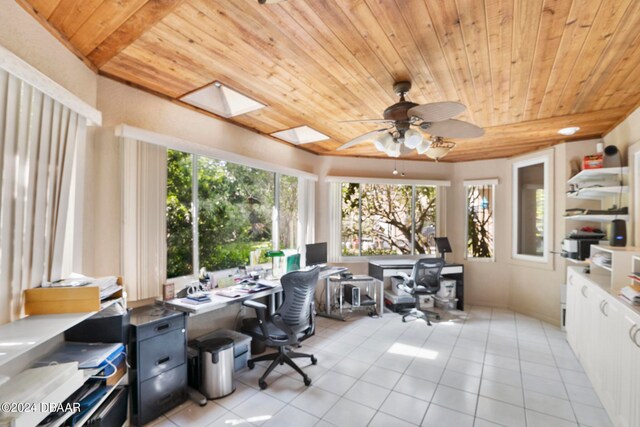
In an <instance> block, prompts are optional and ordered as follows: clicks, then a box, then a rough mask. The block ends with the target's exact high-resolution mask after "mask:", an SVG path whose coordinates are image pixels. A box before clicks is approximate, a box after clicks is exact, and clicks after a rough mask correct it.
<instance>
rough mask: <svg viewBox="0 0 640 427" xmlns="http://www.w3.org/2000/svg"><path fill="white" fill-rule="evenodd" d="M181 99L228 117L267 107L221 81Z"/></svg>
mask: <svg viewBox="0 0 640 427" xmlns="http://www.w3.org/2000/svg"><path fill="white" fill-rule="evenodd" d="M180 100H181V101H183V102H186V103H187V104H191V105H193V106H194V107H198V108H201V109H203V110H206V111H209V112H211V113H214V114H217V115H219V116H222V117H227V118H229V117H234V116H239V115H240V114H246V113H249V112H251V111H255V110H259V109H261V108H264V107H266V105H264V104H262V103H260V102H258V101H256V100H253V99H251V98H249V97H248V96H246V95H243V94H241V93H240V92H237V91H235V90H233V89H230V88H228V87H226V86H224V85H223V84H221V83H220V82H214V83H212V84H210V85H209V86H205V87H203V88H201V89H198V90H196V91H195V92H191V93H190V94H188V95H185V96H183V97H182V98H180Z"/></svg>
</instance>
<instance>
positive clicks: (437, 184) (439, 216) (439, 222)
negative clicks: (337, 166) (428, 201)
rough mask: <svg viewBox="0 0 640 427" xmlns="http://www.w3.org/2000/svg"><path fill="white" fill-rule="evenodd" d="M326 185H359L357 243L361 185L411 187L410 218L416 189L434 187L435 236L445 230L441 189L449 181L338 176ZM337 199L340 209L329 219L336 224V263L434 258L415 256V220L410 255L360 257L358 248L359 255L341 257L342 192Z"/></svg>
mask: <svg viewBox="0 0 640 427" xmlns="http://www.w3.org/2000/svg"><path fill="white" fill-rule="evenodd" d="M326 182H327V183H338V184H339V185H340V187H341V186H342V185H343V184H359V185H360V187H359V191H360V195H359V201H360V212H359V218H358V221H359V227H358V233H359V241H360V242H362V226H361V225H362V207H361V204H362V202H361V195H362V194H361V188H362V187H361V186H362V185H363V184H380V185H410V186H412V202H411V209H412V216H414V215H415V203H416V187H434V188H435V192H436V196H435V197H436V206H435V209H436V221H435V227H436V233H435V234H436V236H437V235H438V232H439V231H440V230H441V229H444V228H445V226H444V225H445V222H444V220H445V218H444V216H443V209H442V208H443V206H444V197H445V196H444V191H443V188H446V187H449V186H450V185H451V181H444V180H443V181H440V180H416V179H396V180H394V179H384V178H358V177H342V176H341V177H338V176H329V177H327V179H326ZM337 197H338V204H339V206H340V209H338V211H337V212H336V217H335V218H331V219H330V220H331V221H336V222H337V225H338V226H337V227H336V228H337V230H338V233H337V235H336V236H333V237H334V238H335V239H337V240H338V242H337V247H338V248H339V250H338V253H339V255H338V260H337V262H340V263H353V262H363V261H367V260H371V259H373V260H384V259H398V258H405V259H418V258H424V257H425V256H427V257H430V256H431V257H436V256H437V254H432V255H428V254H416V253H415V218H413V220H412V226H411V253H410V254H388V255H362V248H361V247H360V248H359V255H343V254H342V208H341V206H342V192H341V191H339V192H337Z"/></svg>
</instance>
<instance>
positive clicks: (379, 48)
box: [334, 0, 444, 104]
mask: <svg viewBox="0 0 640 427" xmlns="http://www.w3.org/2000/svg"><path fill="white" fill-rule="evenodd" d="M334 4H335V5H337V6H339V7H340V8H341V9H342V11H343V12H344V14H345V15H347V17H348V18H349V20H350V21H351V22H352V23H353V26H354V28H356V29H357V30H358V31H359V32H360V34H361V36H362V37H363V39H364V40H365V41H366V42H367V44H368V45H369V48H370V49H371V50H372V51H373V52H374V53H375V54H376V56H377V57H378V58H380V59H381V60H382V62H383V63H384V65H385V68H386V69H387V70H388V71H389V73H390V74H391V75H392V76H394V79H396V80H409V81H411V82H412V88H411V92H410V93H409V96H410V98H411V100H412V101H413V102H416V103H419V104H421V103H425V102H434V101H440V100H444V98H442V97H441V93H440V89H439V87H438V86H437V84H435V82H434V81H433V78H432V77H431V73H430V72H429V68H428V67H427V66H426V64H424V62H422V61H419V59H420V57H419V56H418V55H416V54H415V42H414V40H413V38H412V37H411V34H410V33H409V32H408V31H407V30H406V27H405V26H404V25H402V23H401V22H399V19H398V17H400V12H399V10H398V7H397V5H396V3H395V0H373V1H371V0H369V1H363V0H359V1H354V2H350V3H349V2H344V1H339V0H338V1H334ZM399 24H400V25H399Z"/></svg>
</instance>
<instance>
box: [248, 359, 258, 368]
mask: <svg viewBox="0 0 640 427" xmlns="http://www.w3.org/2000/svg"><path fill="white" fill-rule="evenodd" d="M255 367H256V364H255V362H254V361H253V360H249V361H247V368H249V369H250V370H251V369H253V368H255Z"/></svg>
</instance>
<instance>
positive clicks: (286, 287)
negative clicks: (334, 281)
mask: <svg viewBox="0 0 640 427" xmlns="http://www.w3.org/2000/svg"><path fill="white" fill-rule="evenodd" d="M319 274H320V269H319V268H314V269H312V270H309V271H292V272H291V273H287V274H285V275H284V276H282V278H281V279H280V283H281V284H282V288H283V291H284V302H283V303H282V305H281V306H280V308H278V310H277V312H276V313H274V314H273V315H272V316H271V318H270V319H267V318H266V310H267V306H266V305H264V304H261V303H259V302H256V301H251V300H249V301H245V302H244V303H243V304H244V305H245V306H247V307H251V308H254V309H255V310H256V314H257V315H258V317H257V318H252V319H244V320H243V321H242V331H243V332H245V333H247V334H249V335H251V336H252V337H253V339H254V340H258V341H262V342H263V343H264V344H265V345H267V346H269V347H277V348H278V352H277V353H271V354H266V355H263V356H259V357H255V358H253V359H251V360H249V362H248V363H247V365H248V366H249V369H253V368H254V366H255V362H259V361H262V360H273V362H271V364H270V365H269V367H268V368H267V370H266V371H265V373H264V375H262V376H261V377H260V379H259V380H258V385H259V386H260V388H261V389H265V388H267V382H266V381H265V380H266V378H267V376H268V375H269V374H270V373H271V371H273V369H274V368H275V367H276V366H278V365H282V364H284V363H286V364H287V365H289V366H291V367H292V368H293V369H295V370H296V371H297V372H298V373H299V374H300V375H302V378H303V379H304V384H305V385H309V384H311V378H309V377H308V376H307V375H306V374H305V373H304V372H303V371H302V369H300V367H299V366H298V365H296V364H295V362H294V361H293V359H295V358H299V357H309V358H310V359H311V363H312V364H313V365H315V364H316V363H318V360H317V359H316V358H315V357H314V356H313V354H304V353H296V352H294V351H292V350H291V347H299V346H300V341H302V340H304V339H306V338H308V337H310V336H311V335H313V333H314V331H315V319H314V316H315V313H314V296H315V289H316V284H317V283H318V275H319Z"/></svg>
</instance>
